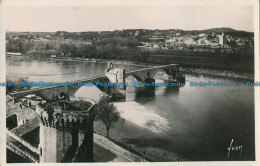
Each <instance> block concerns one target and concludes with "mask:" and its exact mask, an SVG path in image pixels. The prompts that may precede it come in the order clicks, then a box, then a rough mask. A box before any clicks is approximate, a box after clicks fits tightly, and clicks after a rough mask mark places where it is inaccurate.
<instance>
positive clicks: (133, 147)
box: [94, 118, 187, 162]
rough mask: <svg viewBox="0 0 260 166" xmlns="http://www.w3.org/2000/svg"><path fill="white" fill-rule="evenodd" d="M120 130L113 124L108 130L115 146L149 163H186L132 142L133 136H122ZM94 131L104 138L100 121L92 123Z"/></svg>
mask: <svg viewBox="0 0 260 166" xmlns="http://www.w3.org/2000/svg"><path fill="white" fill-rule="evenodd" d="M120 121H121V122H122V121H124V119H122V118H121V119H120V120H119V122H118V123H120ZM133 126H134V125H133ZM121 130H122V128H121V126H119V125H117V124H115V125H114V127H112V128H111V130H110V138H109V140H111V141H113V142H114V143H115V144H117V145H119V146H121V147H123V148H124V149H126V150H128V151H130V152H131V153H133V154H136V155H138V156H140V157H142V158H144V159H145V160H147V161H150V162H167V161H168V162H169V161H187V159H185V158H183V157H181V156H179V155H178V154H176V153H173V152H170V151H168V150H165V149H162V148H158V147H155V146H153V145H150V146H146V145H141V143H140V142H138V140H135V141H134V136H131V134H129V135H127V136H126V135H124V134H123V132H122V131H121ZM94 131H95V132H96V133H97V134H100V135H102V136H106V129H105V127H104V124H103V123H102V122H100V121H95V122H94ZM155 141H157V140H155ZM156 143H158V142H156ZM150 144H153V142H150Z"/></svg>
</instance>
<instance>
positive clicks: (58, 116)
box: [36, 104, 97, 128]
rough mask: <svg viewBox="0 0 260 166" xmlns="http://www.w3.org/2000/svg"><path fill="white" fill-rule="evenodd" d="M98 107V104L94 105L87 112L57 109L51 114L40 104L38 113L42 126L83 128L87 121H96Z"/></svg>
mask: <svg viewBox="0 0 260 166" xmlns="http://www.w3.org/2000/svg"><path fill="white" fill-rule="evenodd" d="M96 106H97V105H96V104H92V106H91V107H89V108H88V109H87V110H86V111H68V110H62V109H61V108H57V107H56V108H54V112H52V113H50V112H48V111H46V110H44V108H42V107H41V106H40V105H39V104H38V105H36V112H37V113H38V115H39V117H40V122H41V124H42V125H44V126H46V127H53V128H70V127H80V126H83V125H84V124H86V122H87V121H89V120H92V119H94V117H95V107H96Z"/></svg>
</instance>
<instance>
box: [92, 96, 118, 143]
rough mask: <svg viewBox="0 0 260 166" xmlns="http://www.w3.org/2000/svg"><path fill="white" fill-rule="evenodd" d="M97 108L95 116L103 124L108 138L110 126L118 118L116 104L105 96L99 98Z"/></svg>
mask: <svg viewBox="0 0 260 166" xmlns="http://www.w3.org/2000/svg"><path fill="white" fill-rule="evenodd" d="M97 108H98V109H97V117H96V118H97V119H98V120H101V121H102V122H103V123H104V124H105V126H106V130H107V137H108V138H109V130H110V127H112V125H113V124H114V123H115V122H117V121H118V120H119V117H120V113H119V112H118V111H117V108H116V106H114V104H113V103H110V102H109V101H108V99H105V98H103V99H101V100H100V102H99V104H98V107H97Z"/></svg>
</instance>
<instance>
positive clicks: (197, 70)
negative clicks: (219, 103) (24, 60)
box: [22, 55, 254, 80]
mask: <svg viewBox="0 0 260 166" xmlns="http://www.w3.org/2000/svg"><path fill="white" fill-rule="evenodd" d="M22 57H30V58H37V59H44V60H56V61H69V62H73V61H74V62H97V63H108V62H110V61H111V62H113V64H115V65H133V66H140V67H153V66H156V65H165V64H161V63H145V62H135V61H123V60H107V59H86V58H85V59H84V58H49V57H41V56H38V57H35V56H32V55H25V56H22ZM177 64H178V63H177ZM179 65H180V72H183V73H184V74H187V73H193V74H205V75H213V76H220V77H225V78H239V79H248V80H254V73H252V72H242V71H232V70H226V69H218V68H214V67H204V66H199V65H192V64H189V63H185V64H179Z"/></svg>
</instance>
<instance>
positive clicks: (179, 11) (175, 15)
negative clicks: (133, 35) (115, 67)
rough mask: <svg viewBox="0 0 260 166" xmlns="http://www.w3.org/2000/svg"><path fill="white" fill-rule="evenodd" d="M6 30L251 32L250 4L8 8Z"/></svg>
mask: <svg viewBox="0 0 260 166" xmlns="http://www.w3.org/2000/svg"><path fill="white" fill-rule="evenodd" d="M5 13H6V30H7V31H18V32H24V31H27V32H28V31H35V32H56V31H70V32H82V31H110V30H122V29H176V28H177V29H183V30H202V29H209V28H220V27H230V28H233V29H236V30H245V31H251V32H253V29H254V22H253V21H254V18H253V15H254V13H253V7H251V6H175V7H173V6H171V7H167V6H162V7H158V6H78V7H69V6H63V7H28V6H27V7H21V6H20V7H7V8H6V12H5Z"/></svg>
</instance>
